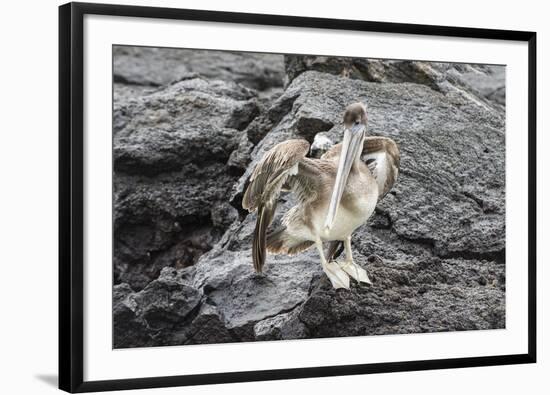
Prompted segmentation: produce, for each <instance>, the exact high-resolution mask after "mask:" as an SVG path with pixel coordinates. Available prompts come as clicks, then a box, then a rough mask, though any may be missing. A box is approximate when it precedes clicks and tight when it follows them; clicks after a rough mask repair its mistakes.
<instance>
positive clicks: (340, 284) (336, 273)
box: [315, 239, 349, 289]
mask: <svg viewBox="0 0 550 395" xmlns="http://www.w3.org/2000/svg"><path fill="white" fill-rule="evenodd" d="M315 246H316V247H317V250H318V251H319V255H320V256H321V267H322V268H323V271H324V272H325V274H326V275H327V277H328V279H329V280H330V282H331V283H332V286H333V287H334V288H335V289H338V288H347V289H349V277H348V275H347V274H346V273H345V272H344V271H343V270H342V269H340V266H339V265H338V264H337V263H336V262H327V260H326V258H325V253H324V252H323V242H322V241H321V239H317V241H316V242H315Z"/></svg>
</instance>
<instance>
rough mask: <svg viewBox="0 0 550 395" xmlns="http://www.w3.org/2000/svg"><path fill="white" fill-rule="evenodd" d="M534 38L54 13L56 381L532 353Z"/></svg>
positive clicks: (195, 380) (375, 365)
mask: <svg viewBox="0 0 550 395" xmlns="http://www.w3.org/2000/svg"><path fill="white" fill-rule="evenodd" d="M535 101H536V34H535V33H534V32H521V31H507V30H487V29H473V28H460V27H444V26H426V25H411V24H396V23H381V22H366V21H357V20H337V19H320V18H307V17H294V16H283V15H257V14H245V13H228V12H215V11H201V10H183V9H168V8H150V7H134V6H119V5H106V4H86V3H69V4H66V5H63V6H61V7H60V8H59V143H60V149H59V156H60V157H59V183H60V189H59V225H60V235H59V236H60V237H59V254H60V260H59V287H60V288H59V386H60V388H61V389H63V390H65V391H69V392H87V391H104V390H118V389H133V388H151V387H166V386H183V385H199V384H213V383H230V382H239V381H260V380H277V379H293V378H305V377H318V376H334V375H351V374H365V373H379V372H397V371H410V370H425V369H446V368H459V367H474V366H488V365H504V364H517V363H532V362H535V361H536V329H535V328H536V315H535V311H536V299H535V295H536V292H535V284H536V274H535V261H536V241H535V240H536V235H535V232H536V204H535V203H536V202H535V191H536V184H535V180H536V177H535V172H536V169H535V163H536V157H535V151H536V150H535V134H536V122H535V119H536V114H535V108H536V103H535Z"/></svg>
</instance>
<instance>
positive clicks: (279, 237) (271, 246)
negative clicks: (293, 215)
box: [267, 226, 314, 255]
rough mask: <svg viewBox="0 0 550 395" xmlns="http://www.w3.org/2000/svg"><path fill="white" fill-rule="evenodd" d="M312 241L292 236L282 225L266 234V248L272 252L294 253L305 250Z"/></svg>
mask: <svg viewBox="0 0 550 395" xmlns="http://www.w3.org/2000/svg"><path fill="white" fill-rule="evenodd" d="M313 244H314V243H313V242H312V241H310V240H304V239H301V238H297V237H294V236H292V235H290V234H289V233H288V232H287V231H286V227H285V226H282V227H280V228H278V229H276V230H274V231H273V232H271V233H270V234H268V235H267V250H268V251H269V252H270V253H272V254H286V255H294V254H298V253H300V252H302V251H305V250H307V249H308V248H309V247H311V246H312V245H313Z"/></svg>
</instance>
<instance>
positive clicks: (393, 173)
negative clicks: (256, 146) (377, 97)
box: [242, 103, 399, 289]
mask: <svg viewBox="0 0 550 395" xmlns="http://www.w3.org/2000/svg"><path fill="white" fill-rule="evenodd" d="M366 131H367V108H366V106H365V105H364V104H363V103H354V104H351V105H349V106H348V107H347V108H346V110H345V113H344V137H343V141H342V143H340V144H336V145H334V146H333V147H332V148H330V149H329V150H328V151H327V152H326V153H325V154H324V155H322V156H321V158H320V159H314V158H308V157H306V155H307V154H308V152H309V148H310V146H309V143H308V142H307V141H306V140H302V139H292V140H287V141H284V142H282V143H279V144H277V145H275V146H274V147H273V148H271V149H270V150H269V151H267V152H266V153H265V154H264V156H263V157H262V159H261V160H260V161H259V162H258V164H257V165H256V167H255V168H254V170H253V172H252V175H251V177H250V183H249V185H248V187H247V189H246V191H245V193H244V196H243V201H242V206H243V208H244V209H246V210H248V211H249V212H254V211H257V220H256V227H255V230H254V236H253V242H252V260H253V264H254V269H255V270H256V272H258V273H261V272H262V269H263V266H264V264H265V259H266V250H267V251H268V252H270V253H273V254H288V255H293V254H298V253H300V252H303V251H305V250H306V249H308V248H309V247H311V246H313V245H315V246H316V247H317V250H318V251H319V255H320V258H321V266H322V268H323V271H324V272H325V274H326V275H327V277H328V278H329V280H330V282H331V283H332V286H333V287H334V288H348V289H349V286H350V277H352V278H353V279H355V280H356V281H357V282H364V283H369V284H370V283H371V282H370V279H369V277H368V275H367V272H366V271H365V269H363V268H362V267H361V266H359V265H357V264H356V263H355V262H354V260H353V255H352V251H351V235H352V233H353V232H354V231H355V230H356V229H357V228H358V227H359V226H361V225H362V224H364V223H365V222H366V221H367V219H368V218H369V217H370V216H371V215H372V213H373V212H374V208H375V207H376V204H377V203H378V201H380V199H382V198H383V197H384V196H385V195H386V194H387V193H388V192H389V190H390V189H391V188H392V186H393V185H394V183H395V181H396V179H397V174H398V171H399V149H398V147H397V144H396V143H395V142H394V141H393V140H392V139H390V138H387V137H367V136H366ZM283 190H287V191H291V192H292V193H293V194H294V196H295V198H296V201H297V204H296V205H295V206H293V207H292V208H291V209H290V210H288V212H286V214H285V215H284V216H283V219H282V221H281V223H282V225H281V226H280V227H279V228H278V229H275V230H273V231H272V232H270V233H269V234H267V229H268V227H269V225H270V224H271V221H272V220H273V216H274V214H275V209H276V207H277V199H278V198H279V195H280V194H281V191H283ZM323 242H331V245H330V250H331V252H329V259H328V260H327V258H326V257H325V253H324V251H323ZM342 242H343V244H344V250H345V260H344V261H342V262H336V261H333V260H332V258H331V257H332V255H333V254H334V252H335V251H336V250H337V249H338V248H339V247H340V246H341V243H342Z"/></svg>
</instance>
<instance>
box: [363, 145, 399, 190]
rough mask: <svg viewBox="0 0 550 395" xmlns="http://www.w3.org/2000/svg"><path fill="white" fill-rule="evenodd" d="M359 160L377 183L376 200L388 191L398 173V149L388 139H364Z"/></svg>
mask: <svg viewBox="0 0 550 395" xmlns="http://www.w3.org/2000/svg"><path fill="white" fill-rule="evenodd" d="M361 159H362V160H363V161H364V162H365V163H366V164H367V166H368V168H369V170H370V171H371V173H372V175H373V176H374V178H376V182H377V183H378V200H381V199H382V198H383V197H384V196H386V194H387V193H388V192H389V191H390V189H391V188H392V187H393V184H395V181H396V180H397V174H398V173H399V160H400V158H399V148H398V147H397V144H396V143H395V141H393V140H392V139H390V138H388V137H379V136H374V137H366V138H365V143H364V145H363V153H362V154H361Z"/></svg>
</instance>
